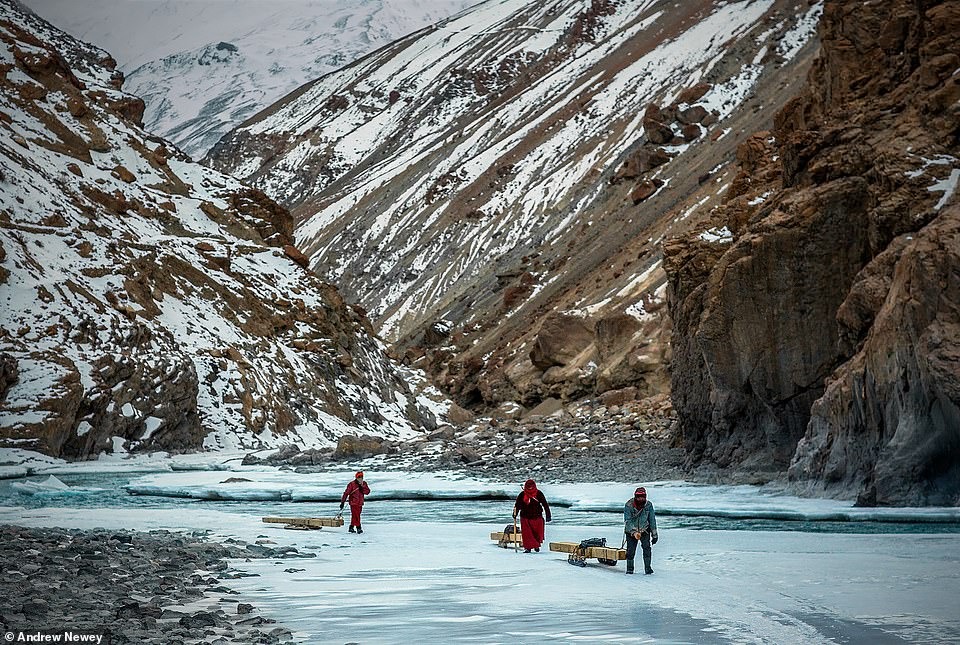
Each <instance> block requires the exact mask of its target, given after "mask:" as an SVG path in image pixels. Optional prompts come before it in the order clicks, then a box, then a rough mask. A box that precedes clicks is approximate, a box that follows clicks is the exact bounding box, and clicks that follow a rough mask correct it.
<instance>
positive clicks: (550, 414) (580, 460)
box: [244, 396, 686, 481]
mask: <svg viewBox="0 0 960 645" xmlns="http://www.w3.org/2000/svg"><path fill="white" fill-rule="evenodd" d="M534 412H535V413H534V414H529V415H527V416H526V417H523V418H517V419H511V418H503V417H499V418H497V417H485V418H479V419H476V420H474V421H472V422H470V423H467V424H463V425H457V426H454V425H442V426H440V427H439V428H437V429H436V430H435V431H433V432H431V433H429V434H423V435H420V436H418V437H416V438H414V439H411V440H409V441H405V442H396V441H389V440H382V439H378V438H376V437H369V436H363V437H353V436H345V437H342V438H341V439H340V442H339V443H338V445H337V448H336V449H335V450H328V451H325V452H324V451H317V450H306V451H300V450H299V449H298V448H297V447H296V446H284V447H283V448H282V449H281V450H279V451H278V452H276V453H274V454H273V455H270V456H268V457H266V458H258V457H256V456H254V455H248V456H247V458H246V459H245V460H244V463H245V464H269V465H281V466H287V467H294V468H296V470H297V471H300V472H311V471H316V470H320V469H322V468H324V467H328V466H330V465H340V464H350V465H351V466H353V465H360V464H362V463H364V460H365V459H369V458H370V457H376V462H375V463H376V465H377V467H383V468H391V469H393V468H396V469H404V470H412V471H431V470H451V469H453V470H457V469H463V470H465V471H468V472H471V473H472V474H477V475H485V476H490V477H497V478H506V479H515V478H517V477H520V478H521V479H523V478H525V477H526V476H528V475H530V476H534V475H535V476H536V477H537V478H539V479H542V480H547V481H597V480H610V479H618V480H629V481H632V480H634V479H645V480H653V479H664V478H671V477H673V478H676V477H681V476H682V475H683V464H684V463H685V458H686V455H685V453H684V451H683V450H682V449H681V448H679V447H676V446H674V440H673V436H674V435H673V432H672V428H673V427H674V424H675V419H674V416H673V408H672V406H671V404H670V400H669V398H667V397H665V396H663V397H655V398H650V399H644V400H639V401H638V400H632V401H626V402H622V403H620V404H612V405H605V404H604V402H603V401H602V400H600V399H591V400H587V401H581V402H577V403H576V404H573V405H569V406H564V405H563V404H562V403H560V402H559V401H548V402H546V404H544V405H541V406H538V408H537V409H535V410H534ZM368 463H369V462H368Z"/></svg>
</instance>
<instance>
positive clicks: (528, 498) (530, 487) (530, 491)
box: [523, 479, 537, 504]
mask: <svg viewBox="0 0 960 645" xmlns="http://www.w3.org/2000/svg"><path fill="white" fill-rule="evenodd" d="M536 499H537V485H536V484H535V483H533V480H532V479H530V480H527V483H525V484H524V485H523V503H524V504H529V503H531V502H533V501H534V500H536Z"/></svg>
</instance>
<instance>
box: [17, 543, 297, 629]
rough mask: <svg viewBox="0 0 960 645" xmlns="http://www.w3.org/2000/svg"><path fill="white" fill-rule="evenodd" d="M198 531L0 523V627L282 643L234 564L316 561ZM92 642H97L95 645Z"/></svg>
mask: <svg viewBox="0 0 960 645" xmlns="http://www.w3.org/2000/svg"><path fill="white" fill-rule="evenodd" d="M313 555H314V554H308V553H299V552H298V551H297V550H296V549H294V548H293V547H281V548H271V547H269V546H267V545H266V544H260V543H257V544H245V543H243V542H240V541H234V540H228V541H227V543H225V544H220V543H215V542H209V541H206V540H205V539H204V538H203V536H202V535H201V534H197V533H173V532H170V531H150V532H149V533H140V532H134V531H105V530H99V529H98V530H90V531H80V530H65V529H58V528H42V529H39V528H24V527H19V526H3V527H0V564H2V566H3V572H4V575H3V576H2V578H0V628H2V630H3V632H4V633H5V634H7V633H14V634H15V633H16V632H20V631H22V632H27V633H36V632H41V633H48V634H49V633H57V632H60V633H62V632H64V631H67V630H70V631H73V632H74V633H85V634H99V635H108V636H109V639H107V638H105V639H103V641H102V642H109V643H111V644H112V645H116V644H118V643H136V644H150V643H156V644H158V645H159V644H163V645H175V644H184V645H185V644H188V643H201V642H203V643H215V644H219V645H227V644H229V643H282V642H288V641H290V640H291V639H292V635H291V632H290V630H289V629H287V628H285V627H283V626H280V625H277V624H276V621H275V620H273V619H271V618H268V617H266V616H261V615H260V614H259V612H258V611H257V610H256V609H255V608H254V607H253V606H252V605H250V604H248V603H244V602H243V599H242V598H241V597H240V596H239V595H238V594H237V593H236V592H235V591H233V590H231V589H230V588H229V586H228V585H229V582H228V581H229V580H230V579H232V578H238V577H241V575H246V574H241V573H240V572H238V571H235V570H232V569H231V568H230V566H229V564H228V563H227V561H226V559H227V558H297V557H313ZM94 642H95V641H94Z"/></svg>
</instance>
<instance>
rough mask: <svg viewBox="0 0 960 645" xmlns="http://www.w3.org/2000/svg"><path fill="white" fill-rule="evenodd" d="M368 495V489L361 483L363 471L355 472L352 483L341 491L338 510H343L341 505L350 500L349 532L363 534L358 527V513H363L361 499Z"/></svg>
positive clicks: (364, 483) (361, 529)
mask: <svg viewBox="0 0 960 645" xmlns="http://www.w3.org/2000/svg"><path fill="white" fill-rule="evenodd" d="M369 494H370V487H369V486H367V482H365V481H363V471H362V470H361V471H359V472H357V474H356V475H355V476H354V478H353V481H352V482H350V483H349V484H347V489H346V490H345V491H343V496H342V497H340V510H341V511H342V510H343V503H344V502H346V501H347V499H349V500H350V529H349V530H350V532H351V533H354V532H356V533H363V528H361V526H360V513H361V511H363V497H364V495H369Z"/></svg>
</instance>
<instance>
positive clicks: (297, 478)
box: [126, 469, 960, 522]
mask: <svg viewBox="0 0 960 645" xmlns="http://www.w3.org/2000/svg"><path fill="white" fill-rule="evenodd" d="M229 478H233V479H235V480H236V479H246V480H249V481H229V482H228V481H227V480H228V479H229ZM352 478H353V471H343V472H324V473H316V474H300V473H295V472H291V471H277V470H269V471H267V470H263V469H256V470H255V469H249V470H242V469H238V470H236V471H233V472H231V473H224V472H177V473H157V474H151V475H146V476H143V477H140V478H137V479H135V480H133V481H132V482H131V483H130V484H129V485H127V486H126V490H127V491H128V492H129V493H131V494H134V495H154V496H160V497H175V498H189V499H198V500H237V501H289V502H339V501H340V496H341V494H342V493H343V489H344V487H345V486H346V484H347V482H349V481H350V480H351V479H352ZM367 482H368V483H369V484H370V487H371V495H370V497H369V500H370V501H371V502H372V501H375V500H388V499H404V500H453V499H462V500H470V499H503V500H509V499H513V498H514V497H516V495H517V493H518V492H519V491H520V482H510V483H505V482H491V481H483V480H479V479H474V478H467V477H463V476H460V475H456V474H453V473H451V474H446V475H445V474H432V473H409V472H367ZM639 484H644V485H646V486H647V490H648V491H649V493H650V500H651V501H652V502H653V503H654V505H655V506H656V508H657V512H658V513H659V514H661V515H695V516H712V517H726V518H737V519H748V518H753V519H781V520H810V521H838V522H841V521H878V522H883V521H887V522H902V521H909V522H957V521H960V508H955V507H928V508H855V507H854V506H853V503H852V502H847V501H837V500H823V499H808V498H800V497H794V496H789V495H782V494H777V493H776V492H774V491H771V490H769V489H764V488H761V487H758V486H712V485H711V486H706V485H697V484H690V483H687V482H630V483H616V482H599V483H579V484H543V485H541V489H542V490H543V491H544V494H545V495H546V496H547V499H548V500H549V501H550V502H551V504H553V505H555V506H560V507H567V508H569V509H570V510H572V511H610V512H621V511H622V510H623V505H624V502H625V501H626V500H627V499H629V498H630V497H631V496H632V495H633V490H634V487H635V486H637V485H639Z"/></svg>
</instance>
